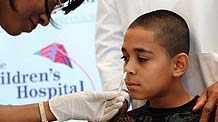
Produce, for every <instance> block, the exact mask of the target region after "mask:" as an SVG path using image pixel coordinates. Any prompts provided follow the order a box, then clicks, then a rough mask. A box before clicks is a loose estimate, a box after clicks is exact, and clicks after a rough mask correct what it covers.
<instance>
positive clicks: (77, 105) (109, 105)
mask: <svg viewBox="0 0 218 122" xmlns="http://www.w3.org/2000/svg"><path fill="white" fill-rule="evenodd" d="M125 96H126V94H125V93H122V94H120V95H119V93H115V92H96V91H84V92H77V93H72V94H67V95H63V96H58V97H55V98H52V99H51V100H49V107H50V109H51V111H52V113H53V114H54V116H55V117H56V119H57V120H58V121H60V122H62V121H65V120H70V119H75V120H88V121H107V120H109V119H111V118H112V117H113V116H114V115H115V114H116V113H117V112H118V111H119V109H120V108H121V107H122V105H123V101H124V97H125Z"/></svg>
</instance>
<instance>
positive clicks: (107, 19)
mask: <svg viewBox="0 0 218 122" xmlns="http://www.w3.org/2000/svg"><path fill="white" fill-rule="evenodd" d="M97 5H98V6H97V8H98V10H97V18H96V60H97V68H98V71H99V73H100V79H101V83H102V87H103V90H104V91H117V90H118V87H119V85H120V81H121V78H122V74H123V61H122V60H121V59H120V58H121V56H122V54H121V50H120V49H121V46H122V43H123V33H124V32H123V29H122V27H121V20H120V19H119V18H120V16H119V15H118V12H117V9H116V4H115V3H114V0H98V4H97ZM124 91H127V89H125V90H124ZM128 100H129V99H128ZM123 110H125V111H126V110H127V108H125V109H123Z"/></svg>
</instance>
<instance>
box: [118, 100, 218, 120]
mask: <svg viewBox="0 0 218 122" xmlns="http://www.w3.org/2000/svg"><path fill="white" fill-rule="evenodd" d="M198 97H199V96H196V97H195V98H194V99H192V100H191V101H189V102H188V103H186V104H184V105H182V106H179V107H175V108H151V107H149V102H147V103H146V104H145V105H143V106H142V107H140V108H137V109H134V110H132V111H129V112H127V113H123V114H121V115H119V116H117V117H116V118H115V122H198V121H199V120H200V116H201V112H202V110H200V111H198V112H195V113H193V112H192V108H193V107H194V105H195V103H196V101H197V99H198ZM214 114H215V113H214V112H213V114H212V115H211V118H210V121H209V122H214Z"/></svg>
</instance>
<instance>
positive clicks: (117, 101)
mask: <svg viewBox="0 0 218 122" xmlns="http://www.w3.org/2000/svg"><path fill="white" fill-rule="evenodd" d="M124 100H125V99H124V97H123V96H119V97H117V98H116V99H113V100H110V101H107V102H106V108H107V107H109V106H112V105H114V104H116V103H119V102H123V101H124Z"/></svg>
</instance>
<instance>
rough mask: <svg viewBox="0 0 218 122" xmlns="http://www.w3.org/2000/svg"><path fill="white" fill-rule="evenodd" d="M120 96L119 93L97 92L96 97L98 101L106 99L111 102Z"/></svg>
mask: <svg viewBox="0 0 218 122" xmlns="http://www.w3.org/2000/svg"><path fill="white" fill-rule="evenodd" d="M118 95H119V93H117V92H96V93H95V97H96V99H105V100H111V99H114V98H116V97H117V96H118Z"/></svg>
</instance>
